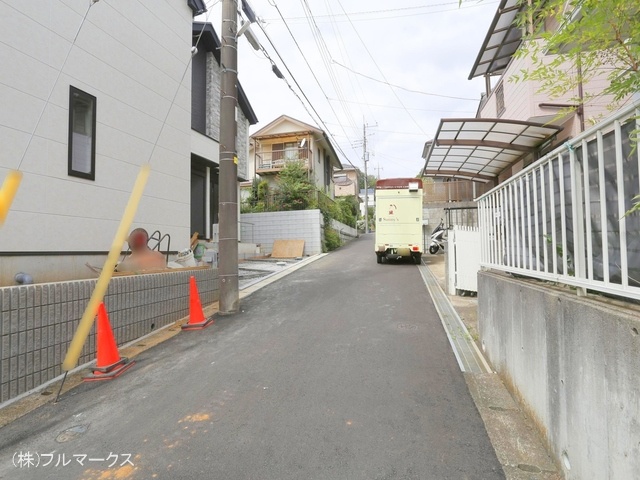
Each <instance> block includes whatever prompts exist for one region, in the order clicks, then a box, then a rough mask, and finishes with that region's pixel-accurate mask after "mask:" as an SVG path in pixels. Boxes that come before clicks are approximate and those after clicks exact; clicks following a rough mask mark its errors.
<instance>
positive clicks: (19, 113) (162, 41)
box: [0, 0, 192, 262]
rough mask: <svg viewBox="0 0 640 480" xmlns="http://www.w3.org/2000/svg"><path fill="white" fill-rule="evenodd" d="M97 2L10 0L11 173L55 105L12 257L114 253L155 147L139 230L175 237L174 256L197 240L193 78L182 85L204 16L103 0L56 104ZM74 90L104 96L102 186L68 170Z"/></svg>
mask: <svg viewBox="0 0 640 480" xmlns="http://www.w3.org/2000/svg"><path fill="white" fill-rule="evenodd" d="M88 5H89V2H71V1H62V0H39V1H33V2H22V1H18V0H13V1H12V0H9V1H6V2H2V3H0V63H1V64H2V65H4V66H5V68H2V69H0V102H2V109H0V143H1V144H2V146H3V148H2V150H1V151H0V178H4V177H5V176H6V174H7V172H8V171H9V170H10V169H15V168H18V166H19V164H20V158H21V156H22V154H23V152H24V150H25V148H26V147H27V144H28V143H29V141H30V138H31V132H32V131H33V129H34V127H35V125H36V123H37V120H38V116H39V115H40V112H41V111H42V109H43V108H44V113H43V116H42V120H41V121H40V123H39V125H38V128H37V131H36V135H35V136H34V137H33V139H32V141H31V144H30V146H29V149H28V151H27V153H26V155H25V157H24V161H23V162H22V164H21V165H20V170H21V171H22V172H23V174H24V178H23V181H22V184H21V186H20V189H19V191H18V193H17V196H16V198H15V201H14V204H13V207H12V210H11V211H10V213H9V215H8V218H7V220H6V222H5V224H4V226H3V228H2V235H1V236H0V252H37V251H49V252H66V251H75V252H82V251H107V250H109V248H110V246H111V241H112V239H113V236H114V234H115V231H116V228H117V225H118V223H119V220H120V218H121V216H122V213H123V211H124V207H125V205H126V203H127V200H128V198H129V194H130V192H131V189H132V186H133V183H134V180H135V177H136V175H137V173H138V171H139V169H140V165H142V164H144V163H146V162H147V161H148V160H149V158H150V155H151V153H152V151H153V155H152V157H151V169H152V173H151V176H150V178H149V182H148V184H147V186H146V189H145V192H144V195H143V198H142V201H141V203H140V207H139V209H138V212H137V214H136V217H135V220H134V224H135V225H136V226H143V227H146V228H147V229H149V230H151V231H153V230H156V229H159V230H160V231H162V232H163V233H169V234H170V235H171V238H172V249H173V248H180V247H184V246H187V244H188V239H189V221H190V213H189V212H190V205H189V203H190V148H191V128H190V126H191V113H190V110H191V107H190V101H191V98H190V97H191V93H190V82H189V81H188V79H189V78H190V74H189V73H190V72H187V74H186V75H184V78H185V79H187V80H186V81H184V82H183V83H182V85H181V86H180V87H179V82H180V80H181V79H182V78H183V74H184V73H185V70H188V69H189V68H190V67H189V59H190V48H191V23H192V11H191V10H190V9H189V7H188V6H187V2H186V1H184V0H160V1H156V2H154V5H153V8H149V6H148V4H147V2H144V1H142V0H138V1H132V0H111V1H109V2H98V3H96V4H94V5H93V6H92V7H91V9H90V10H89V13H88V15H87V18H86V21H85V23H84V25H83V26H82V29H81V31H80V34H79V35H78V38H77V40H76V44H75V46H74V47H73V48H72V49H71V51H70V54H69V56H68V59H67V61H66V64H65V65H64V68H63V69H62V72H61V74H60V77H59V79H58V80H57V82H56V83H55V87H54V88H53V91H52V94H51V99H50V100H49V102H47V101H46V100H47V96H48V95H49V91H50V90H51V88H52V85H53V84H54V81H55V80H56V77H57V75H58V71H59V69H60V68H61V67H62V65H63V63H64V59H65V57H66V55H67V52H68V51H69V48H70V47H71V42H72V41H73V37H74V35H75V34H76V31H77V30H78V28H79V26H80V24H81V21H82V16H83V15H84V13H85V11H86V8H87V7H88ZM7 66H10V68H8V67H7ZM70 85H72V86H74V87H76V88H79V89H81V90H83V91H85V92H86V93H89V94H91V95H94V96H95V97H96V98H97V105H96V111H97V125H96V138H95V140H96V165H95V181H91V180H85V179H81V178H77V177H71V176H68V175H67V164H68V158H67V157H68V150H67V138H68V128H69V127H68V125H69V86H70ZM176 91H177V96H176V99H175V103H174V104H173V105H171V102H172V99H173V97H174V95H175V94H176ZM169 109H170V111H169ZM168 111H169V115H168V117H167V121H166V124H165V125H164V126H163V121H164V119H165V116H166V115H167V112H168ZM158 135H160V137H159V139H158ZM156 139H158V142H157V146H156V147H155V149H154V143H155V142H156ZM1 261H2V259H1V257H0V262H1Z"/></svg>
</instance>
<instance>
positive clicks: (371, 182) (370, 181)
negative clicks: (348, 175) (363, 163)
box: [358, 172, 378, 190]
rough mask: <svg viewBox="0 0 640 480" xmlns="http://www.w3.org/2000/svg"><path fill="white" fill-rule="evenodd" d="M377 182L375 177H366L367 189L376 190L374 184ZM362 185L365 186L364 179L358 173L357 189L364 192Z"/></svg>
mask: <svg viewBox="0 0 640 480" xmlns="http://www.w3.org/2000/svg"><path fill="white" fill-rule="evenodd" d="M377 181H378V178H377V177H376V176H375V175H367V182H366V184H367V186H368V187H369V188H376V182H377ZM364 185H365V178H364V173H362V172H358V188H359V189H360V190H364V188H365V187H364Z"/></svg>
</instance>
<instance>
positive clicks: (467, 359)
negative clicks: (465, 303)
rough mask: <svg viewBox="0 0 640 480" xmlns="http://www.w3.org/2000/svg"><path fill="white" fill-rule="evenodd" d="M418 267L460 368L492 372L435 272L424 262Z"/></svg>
mask: <svg viewBox="0 0 640 480" xmlns="http://www.w3.org/2000/svg"><path fill="white" fill-rule="evenodd" d="M418 269H419V270H420V274H421V275H422V279H423V280H424V283H425V285H426V286H427V289H428V290H429V293H430V294H431V298H432V299H433V304H434V305H435V307H436V310H437V311H438V315H440V321H441V322H442V325H443V327H444V330H445V332H446V333H447V337H448V338H449V343H450V344H451V348H452V349H453V353H454V355H455V356H456V359H457V360H458V365H459V366H460V370H462V371H463V372H469V373H490V372H491V368H490V367H489V364H488V363H487V361H486V360H485V359H484V357H483V356H482V353H480V350H479V349H478V347H477V346H476V344H475V343H474V342H473V339H472V338H471V335H469V331H468V330H467V327H466V326H465V324H464V323H463V322H462V320H461V319H460V317H459V316H458V313H457V312H456V311H455V309H454V308H453V305H451V302H450V301H449V299H448V298H447V295H446V294H445V293H444V291H443V290H442V288H441V287H440V284H439V283H438V280H437V278H436V277H435V275H434V274H433V272H431V270H429V267H427V266H426V265H424V264H422V265H419V266H418Z"/></svg>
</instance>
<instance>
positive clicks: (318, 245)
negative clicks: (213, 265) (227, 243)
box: [240, 210, 322, 255]
mask: <svg viewBox="0 0 640 480" xmlns="http://www.w3.org/2000/svg"><path fill="white" fill-rule="evenodd" d="M240 221H241V222H242V223H241V228H242V232H241V233H242V238H243V239H246V240H247V241H251V242H252V243H256V244H259V245H260V246H261V248H262V252H263V253H264V254H268V253H271V252H272V251H273V242H274V240H279V239H288V240H304V255H316V254H319V253H322V215H321V213H320V210H294V211H289V212H264V213H243V214H242V215H240Z"/></svg>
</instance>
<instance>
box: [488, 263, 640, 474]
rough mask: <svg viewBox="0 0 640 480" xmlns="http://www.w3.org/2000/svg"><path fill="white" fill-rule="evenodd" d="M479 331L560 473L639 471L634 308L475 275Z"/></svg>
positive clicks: (639, 376) (638, 326)
mask: <svg viewBox="0 0 640 480" xmlns="http://www.w3.org/2000/svg"><path fill="white" fill-rule="evenodd" d="M478 325H479V333H480V339H481V341H482V346H483V348H484V350H485V353H486V355H487V356H488V358H489V360H490V361H491V363H492V365H493V368H494V369H495V370H496V371H497V372H498V373H499V374H500V375H501V376H502V378H503V379H504V380H505V381H506V382H507V383H508V384H509V385H510V386H511V387H512V389H513V391H514V393H515V394H516V396H517V397H519V399H520V400H521V403H522V404H523V405H524V406H525V407H526V408H527V410H528V411H529V412H530V413H531V415H532V417H533V418H534V419H535V420H536V421H537V423H538V425H539V426H540V428H541V430H542V431H543V432H544V434H545V435H546V438H547V441H548V443H549V445H550V447H551V450H552V452H553V453H554V455H555V457H556V459H557V460H558V461H559V465H560V466H561V468H562V469H563V472H564V475H565V478H566V479H567V480H572V479H576V480H577V479H581V480H591V479H592V480H606V479H611V480H613V479H619V478H637V475H638V472H639V471H640V395H639V394H638V385H640V335H639V334H638V332H639V331H640V307H639V306H638V305H634V304H629V303H625V302H622V301H613V300H610V299H598V298H597V297H596V298H593V297H586V298H585V297H578V296H577V295H576V294H575V292H574V291H572V290H566V291H565V290H560V289H558V288H553V287H549V286H545V285H544V284H543V283H538V282H534V281H527V280H519V279H514V278H511V277H508V276H505V275H500V274H496V273H491V272H480V273H479V274H478Z"/></svg>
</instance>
